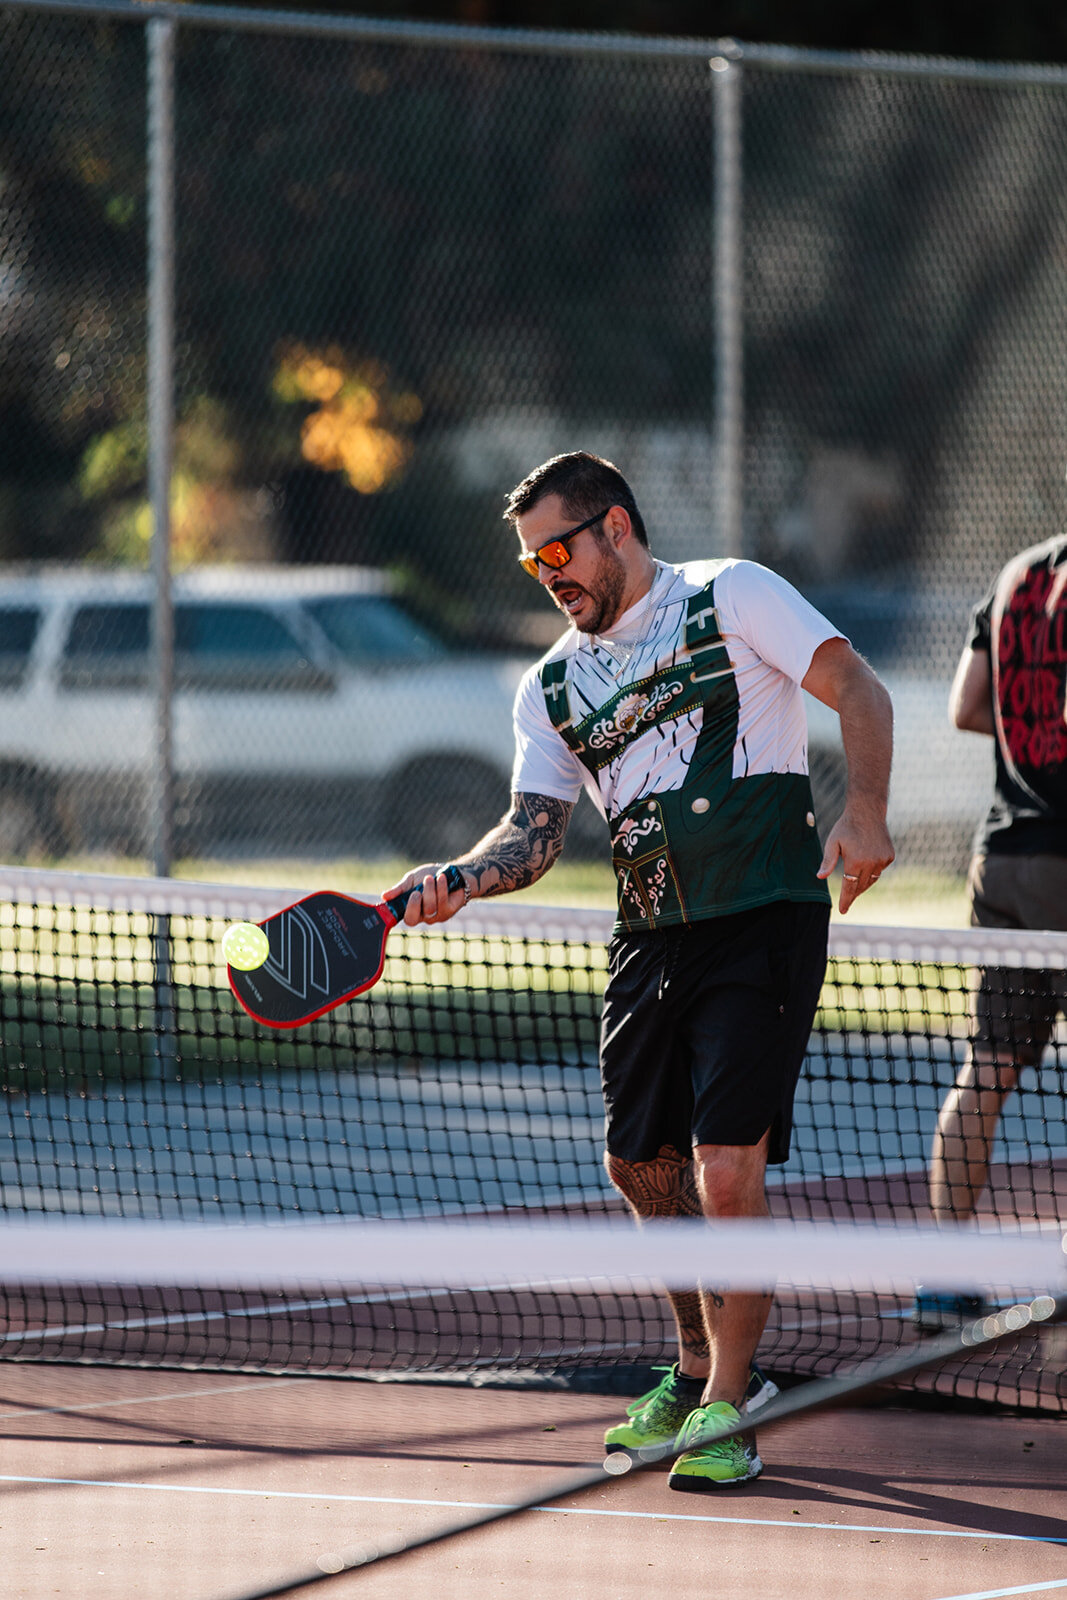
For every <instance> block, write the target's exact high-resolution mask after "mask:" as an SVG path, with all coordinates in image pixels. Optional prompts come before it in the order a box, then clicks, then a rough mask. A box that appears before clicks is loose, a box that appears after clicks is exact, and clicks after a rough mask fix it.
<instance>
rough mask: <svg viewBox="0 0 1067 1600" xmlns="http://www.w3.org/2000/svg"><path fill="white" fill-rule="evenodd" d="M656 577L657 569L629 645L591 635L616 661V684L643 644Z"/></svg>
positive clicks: (614, 676) (657, 574)
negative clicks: (639, 646)
mask: <svg viewBox="0 0 1067 1600" xmlns="http://www.w3.org/2000/svg"><path fill="white" fill-rule="evenodd" d="M658 577H659V570H658V567H657V570H656V571H655V572H654V573H653V574H652V582H651V583H650V584H649V588H648V599H647V600H646V601H645V606H644V610H643V611H642V612H641V615H640V616H639V617H638V619H637V622H636V623H635V625H634V636H633V639H632V641H631V643H629V644H618V643H616V641H615V640H614V639H605V638H604V637H603V636H602V635H601V634H599V633H596V634H594V635H593V643H594V644H598V645H599V646H600V648H601V650H603V651H604V652H605V654H607V655H609V656H610V657H611V658H612V660H613V661H617V662H618V663H619V664H618V666H617V667H616V668H615V671H614V672H613V673H612V677H613V678H614V679H615V681H616V683H617V682H618V681H619V679H620V678H621V677H622V675H623V673H624V672H625V671H626V668H627V667H628V666H629V665H630V662H631V661H632V660H633V658H634V655H635V654H636V651H637V647H638V645H639V644H643V643H644V638H645V629H646V628H647V626H648V618H649V613H650V612H651V610H652V596H653V593H654V592H655V588H656V579H657V578H658Z"/></svg>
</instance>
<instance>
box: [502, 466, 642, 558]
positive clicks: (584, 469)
mask: <svg viewBox="0 0 1067 1600" xmlns="http://www.w3.org/2000/svg"><path fill="white" fill-rule="evenodd" d="M549 494H558V495H559V498H560V504H561V505H562V507H563V510H564V511H565V512H566V514H567V516H568V517H573V518H574V520H575V521H576V522H580V521H581V520H582V519H583V518H584V517H593V516H595V515H596V513H597V512H598V511H599V510H601V508H606V507H607V506H622V508H623V510H624V511H627V512H628V513H629V516H630V522H631V523H632V525H633V530H634V534H635V535H636V538H637V541H638V543H639V544H643V545H644V546H645V548H646V549H647V548H648V534H647V533H646V531H645V523H644V518H643V517H642V516H641V513H640V511H638V509H637V501H636V500H635V499H634V496H633V490H632V489H631V488H630V485H629V484H628V483H627V482H626V479H625V478H624V477H623V475H622V473H621V472H620V471H619V469H618V467H616V466H613V465H612V463H611V462H610V461H605V460H604V459H603V457H602V456H594V455H590V454H589V452H588V451H587V450H571V451H569V452H568V453H567V454H566V455H563V456H553V457H552V458H551V460H550V461H545V462H542V464H541V466H539V467H535V468H534V470H533V472H531V473H529V474H528V475H527V476H526V477H525V478H523V480H522V482H521V483H520V484H516V486H515V488H514V489H512V491H511V493H510V494H509V495H508V497H507V500H506V502H505V504H504V516H505V518H506V519H507V521H509V522H511V523H514V522H515V519H516V518H517V517H521V516H522V515H523V513H524V512H526V511H532V510H533V508H534V506H535V505H537V503H538V501H540V500H543V499H544V498H545V496H546V495H549Z"/></svg>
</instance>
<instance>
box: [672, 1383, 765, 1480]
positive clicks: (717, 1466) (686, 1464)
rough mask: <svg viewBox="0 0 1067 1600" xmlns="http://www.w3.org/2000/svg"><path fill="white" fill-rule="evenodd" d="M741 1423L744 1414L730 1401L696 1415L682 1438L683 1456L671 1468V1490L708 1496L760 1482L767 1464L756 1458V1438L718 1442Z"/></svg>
mask: <svg viewBox="0 0 1067 1600" xmlns="http://www.w3.org/2000/svg"><path fill="white" fill-rule="evenodd" d="M740 1421H741V1413H740V1412H739V1411H737V1410H735V1408H734V1407H733V1406H732V1405H731V1404H730V1403H729V1401H728V1400H713V1401H712V1403H711V1405H709V1406H700V1407H699V1408H698V1409H697V1410H696V1411H694V1412H693V1413H692V1415H691V1416H690V1417H688V1418H687V1420H686V1424H685V1427H684V1428H683V1429H682V1431H681V1433H680V1434H679V1435H678V1448H679V1449H680V1450H681V1451H682V1454H681V1455H680V1456H679V1457H678V1459H677V1461H676V1462H675V1463H674V1466H673V1467H672V1468H671V1475H670V1477H669V1478H668V1479H667V1487H668V1488H669V1489H683V1490H687V1491H689V1492H690V1493H694V1494H707V1493H708V1492H709V1491H711V1490H713V1489H721V1488H723V1487H724V1486H725V1485H728V1484H731V1483H748V1482H749V1480H750V1479H752V1478H758V1477H759V1475H760V1473H761V1472H762V1471H763V1462H762V1461H761V1460H760V1458H759V1456H758V1455H757V1454H756V1436H755V1434H754V1433H751V1432H749V1433H746V1434H744V1435H741V1434H735V1435H734V1436H733V1438H732V1439H719V1438H718V1434H719V1433H720V1432H721V1431H722V1429H723V1428H729V1427H734V1426H736V1424H737V1423H739V1422H740Z"/></svg>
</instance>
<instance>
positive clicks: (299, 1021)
mask: <svg viewBox="0 0 1067 1600" xmlns="http://www.w3.org/2000/svg"><path fill="white" fill-rule="evenodd" d="M445 882H446V883H447V885H448V889H449V892H450V893H454V892H455V891H456V890H457V889H462V888H464V887H465V882H466V880H465V879H464V877H463V874H462V872H460V870H459V868H458V867H454V866H449V867H446V868H445ZM418 887H419V885H418V884H412V886H411V888H410V889H405V890H403V892H402V893H400V894H398V895H394V896H393V898H392V899H391V900H360V899H358V898H357V897H356V896H355V895H352V894H345V895H338V898H339V899H341V900H347V901H348V902H349V903H350V904H351V905H354V906H371V907H373V909H374V910H375V911H377V912H378V913H379V915H380V916H381V919H382V937H381V945H380V948H379V953H378V966H377V968H376V970H375V971H374V972H373V973H372V975H371V976H370V977H369V978H367V979H365V980H364V982H363V983H359V984H357V985H356V987H355V988H354V989H347V990H346V991H345V993H344V994H342V995H339V996H338V998H337V999H336V1000H328V1001H327V1002H326V1004H325V1005H324V1006H320V1007H319V1009H318V1010H317V1011H309V1012H308V1013H307V1015H306V1016H303V1017H296V1018H295V1019H294V1020H293V1021H292V1022H277V1021H274V1020H272V1019H271V1018H269V1017H261V1016H260V1015H259V1013H258V1012H256V1011H253V1010H252V1008H251V1006H250V1005H249V1004H248V1003H247V1001H246V1000H245V999H244V998H243V996H242V995H241V993H240V991H239V990H238V988H237V985H236V984H235V983H234V980H233V971H234V969H233V968H232V967H231V966H229V965H227V967H226V977H227V981H228V982H229V985H230V989H231V991H232V993H233V996H234V999H235V1000H236V1001H237V1003H238V1005H239V1006H240V1007H241V1009H242V1011H244V1012H246V1013H247V1014H248V1016H250V1017H251V1018H252V1020H253V1022H258V1023H259V1024H260V1026H261V1027H264V1028H271V1029H273V1030H274V1031H275V1032H279V1031H281V1030H284V1029H291V1028H303V1027H306V1026H307V1024H308V1023H309V1022H317V1021H318V1019H319V1017H324V1016H325V1015H326V1013H327V1012H328V1011H336V1009H337V1007H338V1006H343V1005H345V1004H347V1002H348V1001H349V1000H355V999H356V998H357V997H358V996H359V995H361V994H365V993H366V992H367V990H368V989H373V988H374V985H375V984H376V983H377V982H378V979H379V978H380V977H381V975H382V973H383V971H384V970H385V942H386V940H387V939H388V937H389V934H390V932H391V931H392V929H393V928H395V927H396V926H397V924H398V923H399V922H400V921H401V920H402V919H403V916H404V912H405V910H406V909H407V903H408V901H409V900H410V899H411V897H412V895H413V894H414V893H415V891H416V889H417V888H418ZM315 892H316V893H320V892H321V891H318V890H316V891H315ZM311 898H312V897H311V895H302V896H301V898H300V899H299V900H293V901H292V902H291V903H290V904H289V905H287V906H281V907H279V909H278V910H277V911H274V912H272V913H271V915H270V916H269V917H264V919H263V921H262V922H258V923H257V924H256V926H257V927H259V928H263V929H264V930H265V929H266V925H267V923H268V922H273V920H274V918H275V917H283V916H284V915H285V913H286V912H287V911H292V909H293V907H294V906H299V905H303V903H304V901H305V900H310V899H311Z"/></svg>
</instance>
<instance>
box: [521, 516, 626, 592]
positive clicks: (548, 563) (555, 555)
mask: <svg viewBox="0 0 1067 1600" xmlns="http://www.w3.org/2000/svg"><path fill="white" fill-rule="evenodd" d="M610 510H611V507H610V506H605V507H604V509H603V511H598V512H597V514H596V516H595V517H590V518H589V521H588V522H580V523H579V524H578V526H577V527H576V528H571V529H570V531H569V532H567V533H557V535H556V537H555V538H554V539H549V541H548V543H547V544H543V545H542V546H541V548H540V549H539V550H535V551H534V552H533V554H532V555H525V556H520V557H519V566H520V567H521V568H522V570H523V572H528V573H529V575H530V577H531V578H536V577H537V576H538V562H540V563H541V565H542V566H545V567H557V568H558V567H565V566H566V565H567V562H568V561H569V560H570V558H571V552H570V548H569V541H570V540H571V539H573V538H574V537H575V535H576V534H579V533H584V532H585V530H586V528H591V527H592V526H593V524H594V523H595V522H600V521H601V520H602V519H603V518H604V517H606V516H607V514H608V512H609V511H610Z"/></svg>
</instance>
